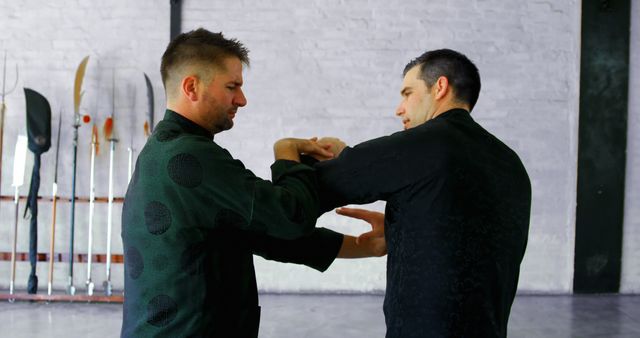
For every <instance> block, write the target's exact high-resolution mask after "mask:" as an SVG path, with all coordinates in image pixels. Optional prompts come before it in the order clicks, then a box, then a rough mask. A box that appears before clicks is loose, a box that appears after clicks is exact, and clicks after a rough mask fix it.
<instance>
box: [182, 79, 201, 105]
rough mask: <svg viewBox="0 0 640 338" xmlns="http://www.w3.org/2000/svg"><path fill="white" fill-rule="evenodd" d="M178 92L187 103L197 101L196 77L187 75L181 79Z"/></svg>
mask: <svg viewBox="0 0 640 338" xmlns="http://www.w3.org/2000/svg"><path fill="white" fill-rule="evenodd" d="M180 90H181V91H182V94H183V95H184V96H185V97H186V98H187V99H188V100H189V101H191V102H195V101H198V77H197V76H195V75H189V76H186V77H185V78H183V79H182V83H180Z"/></svg>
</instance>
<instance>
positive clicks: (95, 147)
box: [86, 123, 100, 296]
mask: <svg viewBox="0 0 640 338" xmlns="http://www.w3.org/2000/svg"><path fill="white" fill-rule="evenodd" d="M99 151H100V143H99V141H98V127H97V126H96V124H95V123H94V124H93V129H92V131H91V167H90V168H91V172H90V174H89V180H90V182H89V231H88V232H89V245H88V246H89V248H88V249H87V282H86V285H87V295H89V296H92V295H93V287H94V285H93V282H92V281H91V258H92V257H91V251H92V250H91V249H92V247H93V214H94V208H95V202H96V187H95V183H94V182H95V181H94V180H95V167H96V155H98V152H99Z"/></svg>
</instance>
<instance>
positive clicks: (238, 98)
mask: <svg viewBox="0 0 640 338" xmlns="http://www.w3.org/2000/svg"><path fill="white" fill-rule="evenodd" d="M204 86H205V89H204V91H203V94H202V106H201V107H202V111H201V114H202V115H201V116H203V117H204V119H205V121H206V124H207V126H208V127H209V128H208V129H209V130H212V131H213V132H214V133H219V132H221V131H224V130H228V129H231V127H233V118H234V117H235V115H236V112H237V111H238V108H239V107H244V106H245V105H246V104H247V99H246V98H245V97H244V93H243V92H242V88H241V87H242V62H240V60H239V59H237V58H235V57H230V58H227V59H226V60H225V61H224V67H220V68H219V69H216V70H215V71H214V75H213V79H212V80H211V82H210V83H209V84H206V83H205V84H204Z"/></svg>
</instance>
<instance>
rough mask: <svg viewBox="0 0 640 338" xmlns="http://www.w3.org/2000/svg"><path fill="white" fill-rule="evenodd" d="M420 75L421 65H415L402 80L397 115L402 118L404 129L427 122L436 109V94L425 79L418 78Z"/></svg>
mask: <svg viewBox="0 0 640 338" xmlns="http://www.w3.org/2000/svg"><path fill="white" fill-rule="evenodd" d="M419 75H420V66H415V67H413V68H411V69H410V70H409V71H408V72H407V74H406V75H405V76H404V79H403V80H402V89H401V91H400V95H402V100H401V101H400V105H399V106H398V108H397V109H396V116H399V117H400V118H401V119H402V124H403V125H404V129H409V128H413V127H417V126H419V125H421V124H423V123H425V122H427V120H428V119H429V117H430V116H431V115H433V112H434V111H435V107H434V96H435V94H434V93H432V91H431V90H429V88H427V84H426V83H425V82H424V80H422V79H420V78H418V76H419ZM432 87H435V86H432ZM432 89H433V88H432Z"/></svg>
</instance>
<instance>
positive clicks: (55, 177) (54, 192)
mask: <svg viewBox="0 0 640 338" xmlns="http://www.w3.org/2000/svg"><path fill="white" fill-rule="evenodd" d="M61 129H62V110H60V116H58V141H57V142H56V169H55V171H54V174H53V187H52V188H51V191H52V195H53V199H52V200H53V205H52V207H51V242H50V243H49V276H48V277H49V279H48V283H47V294H48V295H49V296H51V285H52V282H53V246H54V243H55V238H56V207H57V205H58V204H57V203H58V198H57V196H56V195H57V194H58V156H59V155H60V130H61Z"/></svg>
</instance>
